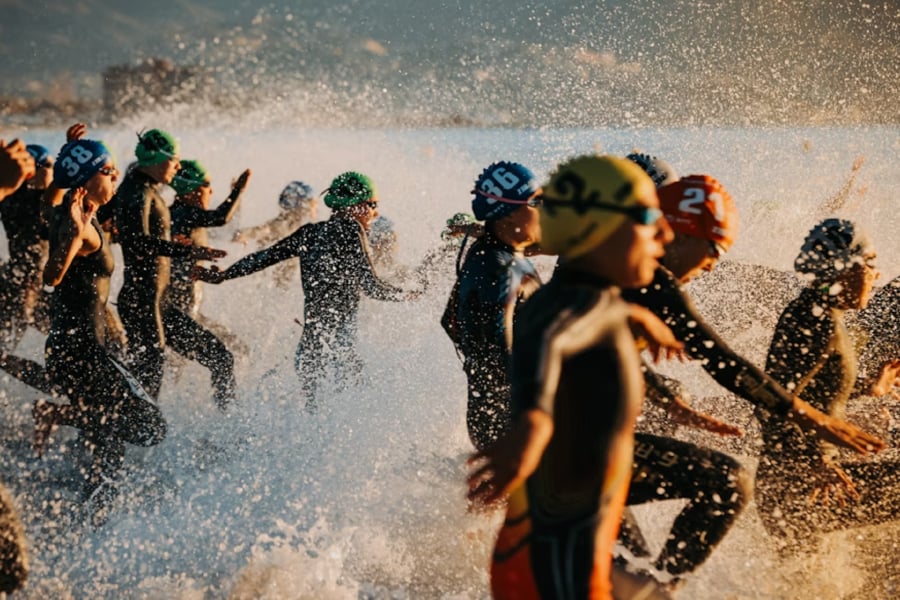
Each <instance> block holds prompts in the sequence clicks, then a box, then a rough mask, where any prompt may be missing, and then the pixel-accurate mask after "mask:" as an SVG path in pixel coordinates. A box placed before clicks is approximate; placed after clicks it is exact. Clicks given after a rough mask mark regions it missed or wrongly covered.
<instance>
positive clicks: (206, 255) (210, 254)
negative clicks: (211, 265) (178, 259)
mask: <svg viewBox="0 0 900 600" xmlns="http://www.w3.org/2000/svg"><path fill="white" fill-rule="evenodd" d="M227 255H228V253H227V252H225V251H224V250H218V249H216V248H207V247H206V246H192V247H191V258H193V259H194V260H218V259H220V258H223V257H225V256H227Z"/></svg>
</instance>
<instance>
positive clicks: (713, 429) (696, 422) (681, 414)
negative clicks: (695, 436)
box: [666, 397, 744, 437]
mask: <svg viewBox="0 0 900 600" xmlns="http://www.w3.org/2000/svg"><path fill="white" fill-rule="evenodd" d="M666 410H667V411H668V413H669V417H671V418H672V420H673V421H674V422H675V423H677V424H679V425H683V426H685V427H692V428H694V429H702V430H704V431H709V432H710V433H715V434H718V435H733V436H737V437H742V436H743V435H744V431H743V430H742V429H741V428H740V427H736V426H734V425H731V424H730V423H726V422H724V421H720V420H719V419H717V418H715V417H713V416H711V415H708V414H706V413H703V412H700V411H698V410H697V409H695V408H694V407H693V406H691V405H690V404H688V403H686V402H685V401H684V400H683V399H682V398H677V397H676V398H674V399H673V400H672V402H670V403H669V404H668V406H667V408H666Z"/></svg>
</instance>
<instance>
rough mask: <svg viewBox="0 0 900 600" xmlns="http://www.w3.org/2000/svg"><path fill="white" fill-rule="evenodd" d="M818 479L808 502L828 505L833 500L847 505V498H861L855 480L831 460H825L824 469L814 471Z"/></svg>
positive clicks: (842, 505) (854, 499)
mask: <svg viewBox="0 0 900 600" xmlns="http://www.w3.org/2000/svg"><path fill="white" fill-rule="evenodd" d="M814 477H815V479H816V481H815V486H814V488H813V491H812V493H810V495H809V498H808V499H807V503H808V504H814V503H816V502H818V503H819V504H821V505H822V506H828V505H829V504H831V502H832V501H835V502H837V503H838V504H839V505H840V506H841V507H844V506H847V499H848V498H850V499H852V500H853V501H857V500H859V492H858V491H857V490H856V486H855V485H854V484H853V480H852V479H850V476H849V475H847V472H846V471H844V470H843V469H842V468H841V467H840V466H838V465H837V464H834V463H833V462H831V461H825V463H824V464H823V465H822V469H820V470H817V471H815V472H814Z"/></svg>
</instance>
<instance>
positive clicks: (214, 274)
mask: <svg viewBox="0 0 900 600" xmlns="http://www.w3.org/2000/svg"><path fill="white" fill-rule="evenodd" d="M191 279H193V280H194V281H203V282H205V283H216V284H218V283H222V282H223V281H225V271H223V270H221V269H220V268H219V267H217V266H215V265H213V266H211V267H200V266H195V267H194V268H193V269H191Z"/></svg>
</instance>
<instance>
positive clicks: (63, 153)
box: [53, 140, 112, 189]
mask: <svg viewBox="0 0 900 600" xmlns="http://www.w3.org/2000/svg"><path fill="white" fill-rule="evenodd" d="M110 161H112V153H111V152H110V151H109V149H108V148H107V147H106V146H105V145H104V144H103V142H97V141H94V140H74V141H72V142H69V143H67V144H66V145H65V146H63V147H62V149H61V150H60V151H59V156H57V157H56V164H55V165H53V183H54V184H55V185H56V186H57V187H59V188H61V189H65V188H75V187H81V186H83V185H84V184H85V183H87V181H88V180H89V179H90V178H91V177H93V176H94V175H96V174H97V171H99V170H100V169H101V168H103V165H105V164H106V163H108V162H110Z"/></svg>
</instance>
